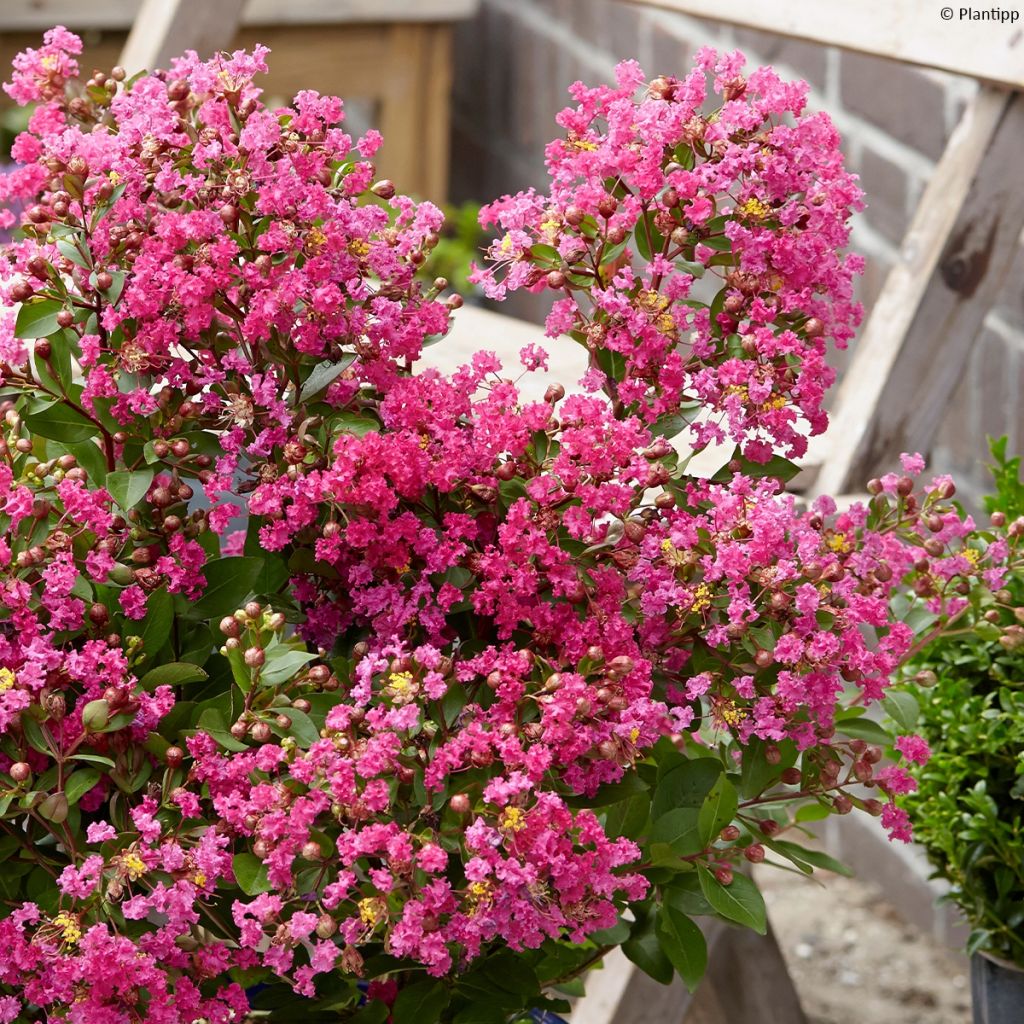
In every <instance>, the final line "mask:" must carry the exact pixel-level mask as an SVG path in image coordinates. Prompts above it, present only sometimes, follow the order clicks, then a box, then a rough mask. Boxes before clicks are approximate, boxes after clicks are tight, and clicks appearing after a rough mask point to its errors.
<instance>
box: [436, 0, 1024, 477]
mask: <svg viewBox="0 0 1024 1024" xmlns="http://www.w3.org/2000/svg"><path fill="white" fill-rule="evenodd" d="M763 6H764V7H765V8H766V9H767V8H769V6H770V5H768V4H764V5H763ZM704 44H710V45H713V46H716V47H719V48H728V49H732V48H735V47H739V48H741V49H743V50H744V51H745V52H746V53H747V56H748V58H749V59H750V61H751V63H753V64H760V63H772V64H775V65H776V66H777V67H778V68H779V69H780V71H781V72H782V73H784V74H786V75H791V76H794V77H802V78H805V79H807V81H808V82H809V83H810V85H811V103H812V105H813V106H815V107H819V108H823V109H825V110H827V111H828V112H829V113H830V114H831V115H832V117H833V119H834V120H835V122H836V124H837V126H838V127H839V129H840V131H841V132H842V133H843V137H844V139H845V149H846V153H847V156H848V159H849V162H850V166H851V168H852V169H853V170H855V171H856V172H857V173H858V174H860V176H861V179H862V186H863V188H864V190H865V192H866V193H867V197H868V204H869V205H868V208H867V210H866V211H865V213H864V214H862V215H861V216H859V217H858V218H857V222H856V226H855V229H854V245H855V247H856V248H857V249H858V250H859V251H860V252H862V253H863V254H864V255H865V256H866V258H867V261H868V266H867V272H866V273H865V275H864V277H863V279H862V280H861V283H860V292H861V298H862V300H863V301H864V302H865V304H866V305H867V306H869V307H870V304H871V302H872V301H873V300H874V298H875V296H876V295H877V294H878V291H879V289H880V288H881V286H882V282H883V281H884V279H885V274H886V272H887V270H888V268H889V267H890V265H891V264H892V261H893V259H894V257H895V254H896V252H897V250H898V246H899V244H900V240H901V239H902V237H903V233H904V231H905V229H906V227H907V224H908V222H909V219H910V216H911V214H912V213H913V210H914V208H915V206H916V204H917V200H918V197H919V196H920V194H921V190H922V188H923V186H924V184H925V182H926V181H927V179H928V177H929V175H930V174H931V172H932V170H933V168H934V166H935V162H936V160H937V159H938V158H939V156H940V155H941V153H942V150H943V148H944V146H945V143H946V140H947V139H948V137H949V135H950V132H951V131H952V130H953V128H954V126H955V125H956V123H957V120H958V119H959V117H960V114H961V112H962V110H963V107H964V104H965V103H966V102H967V100H968V99H969V98H970V97H971V95H972V94H973V92H974V89H975V88H976V86H975V84H974V82H973V81H972V80H969V79H964V78H960V77H957V76H954V75H946V74H941V73H938V72H930V71H918V70H915V69H911V68H909V67H907V66H904V65H900V64H897V63H893V62H889V61H885V60H882V59H879V58H874V57H868V56H864V55H860V54H855V53H850V52H843V51H840V50H838V49H835V48H830V47H822V46H815V45H812V44H808V43H802V42H796V41H793V40H789V39H785V38H782V37H780V36H776V35H772V34H770V33H769V32H761V31H748V30H744V29H738V28H731V27H729V26H725V25H722V24H720V23H715V22H712V21H703V20H698V19H695V18H689V17H684V16H681V15H676V14H672V13H669V12H665V11H661V10H656V9H653V8H644V7H641V6H634V5H632V4H628V3H623V2H621V0H482V9H481V12H480V14H479V15H478V17H477V18H475V19H474V20H472V21H469V22H466V23H464V24H463V25H462V26H461V27H460V29H459V31H458V35H457V40H456V47H455V53H456V68H455V97H454V130H455V139H454V153H453V168H452V169H453V189H452V191H453V195H454V197H455V198H459V199H470V198H472V199H485V198H488V197H493V196H496V195H500V194H502V193H505V192H513V191H517V190H519V189H521V188H524V187H526V186H528V185H536V186H543V185H544V182H545V173H544V163H543V147H544V144H545V143H546V142H547V141H548V140H549V139H550V138H553V137H554V136H555V135H556V134H557V131H556V126H555V123H554V116H555V114H556V113H557V111H558V110H560V109H561V108H562V107H563V106H565V104H566V102H567V100H568V97H567V93H566V88H567V86H568V85H569V84H570V83H571V82H573V81H574V80H576V79H582V80H583V81H585V82H587V83H590V84H593V83H597V82H599V81H607V80H609V78H610V75H611V71H612V68H613V67H614V65H615V63H616V61H618V60H620V59H623V58H626V57H636V58H637V59H638V60H639V61H640V63H641V65H642V66H643V67H644V69H645V71H647V73H648V74H649V75H651V76H652V77H653V76H654V75H655V74H662V73H665V74H673V73H680V72H681V71H682V70H683V69H685V68H687V67H689V63H690V58H691V56H692V54H693V52H694V51H695V50H696V49H697V47H698V46H701V45H704ZM1009 280H1010V284H1009V286H1008V288H1007V290H1006V293H1005V294H1004V295H1002V296H1001V298H1000V302H999V303H998V304H997V305H996V306H995V307H994V308H993V309H992V310H991V311H990V312H989V314H988V317H987V319H986V325H985V330H984V332H983V334H982V335H981V337H979V339H978V341H977V343H976V345H975V349H974V352H973V355H972V358H971V360H970V365H969V367H968V369H967V372H966V373H965V375H964V381H963V384H962V385H961V387H960V389H959V391H958V392H957V394H956V395H955V396H954V398H953V400H952V401H951V403H950V408H949V410H948V413H947V415H946V417H945V422H944V424H943V426H942V429H941V431H940V433H939V436H938V437H937V439H936V444H935V447H934V450H933V451H932V452H931V453H930V455H931V459H932V462H933V463H934V464H935V465H936V466H938V467H940V468H942V469H948V470H951V471H953V472H955V474H956V475H957V478H958V480H959V482H960V484H961V490H962V491H964V492H967V494H968V495H970V494H971V493H972V492H973V494H974V495H977V494H978V493H979V492H980V490H981V489H982V488H984V486H985V472H984V469H983V466H982V465H981V463H982V462H983V460H984V459H985V457H986V454H987V446H986V442H985V436H986V434H1001V433H1009V435H1010V443H1011V447H1012V448H1013V449H1016V450H1021V449H1024V381H1022V378H1024V250H1022V251H1021V252H1020V253H1019V254H1018V259H1017V266H1016V267H1015V268H1014V270H1013V272H1012V273H1011V275H1010V279H1009ZM508 311H509V312H516V313H518V314H519V315H526V316H536V315H537V308H536V306H534V307H532V308H531V307H530V306H529V304H519V305H517V306H512V307H511V308H509V309H508Z"/></svg>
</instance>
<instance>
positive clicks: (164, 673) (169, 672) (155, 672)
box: [139, 661, 207, 690]
mask: <svg viewBox="0 0 1024 1024" xmlns="http://www.w3.org/2000/svg"><path fill="white" fill-rule="evenodd" d="M206 678H207V675H206V673H205V672H204V671H203V670H202V669H201V668H199V666H198V665H190V664H189V663H188V662H185V661H171V662H168V663H167V664H165V665H157V666H156V668H152V669H150V670H149V671H148V672H147V673H146V674H145V675H144V676H143V677H142V678H141V679H140V680H139V686H141V687H142V688H143V689H144V690H155V689H156V688H157V687H158V686H184V685H185V683H198V682H202V680H204V679H206Z"/></svg>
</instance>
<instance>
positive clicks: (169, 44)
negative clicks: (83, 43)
mask: <svg viewBox="0 0 1024 1024" xmlns="http://www.w3.org/2000/svg"><path fill="white" fill-rule="evenodd" d="M244 6H245V0H217V2H216V3H211V2H210V0H144V2H143V4H142V6H141V7H140V8H139V11H138V14H137V15H136V17H135V20H134V22H133V23H132V28H131V31H130V32H129V33H128V39H127V41H126V42H125V44H124V50H122V51H121V61H120V63H121V65H122V66H123V67H124V68H126V69H127V71H128V73H129V74H134V73H135V72H136V71H144V70H148V69H151V68H160V67H166V65H167V62H168V61H169V60H170V59H171V58H172V57H176V56H179V55H180V54H181V53H183V52H184V51H185V50H196V51H197V52H198V53H199V55H200V56H201V57H208V56H209V55H210V54H211V53H216V52H217V51H218V50H222V49H224V48H225V47H226V46H229V45H230V44H231V41H232V40H233V39H234V38H235V32H236V31H237V29H238V23H239V21H240V20H241V17H242V8H243V7H244Z"/></svg>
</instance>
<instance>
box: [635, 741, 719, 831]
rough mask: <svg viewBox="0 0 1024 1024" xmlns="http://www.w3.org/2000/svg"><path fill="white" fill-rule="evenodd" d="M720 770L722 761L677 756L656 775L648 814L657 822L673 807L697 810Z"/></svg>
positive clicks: (709, 758) (711, 758) (712, 758)
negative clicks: (656, 779) (652, 798)
mask: <svg viewBox="0 0 1024 1024" xmlns="http://www.w3.org/2000/svg"><path fill="white" fill-rule="evenodd" d="M722 771H723V768H722V762H721V761H719V760H718V759H717V758H714V757H698V758H693V759H690V758H686V757H683V756H682V755H680V756H679V758H678V760H673V761H672V762H670V767H669V768H668V770H667V771H666V772H665V773H664V774H662V775H660V776H659V778H658V785H657V787H656V788H655V790H654V801H653V803H652V805H651V813H652V814H653V815H654V817H655V819H657V818H660V817H661V816H662V815H663V814H664V813H665V812H666V811H670V810H672V809H674V808H676V807H698V808H699V807H700V806H701V804H703V803H704V799H705V797H707V795H708V793H710V792H711V787H712V786H714V784H715V782H716V781H717V779H718V776H719V775H721V774H722Z"/></svg>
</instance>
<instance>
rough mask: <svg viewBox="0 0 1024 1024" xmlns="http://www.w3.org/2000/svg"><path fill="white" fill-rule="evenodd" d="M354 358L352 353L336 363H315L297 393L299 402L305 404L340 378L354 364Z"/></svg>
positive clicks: (329, 361)
mask: <svg viewBox="0 0 1024 1024" xmlns="http://www.w3.org/2000/svg"><path fill="white" fill-rule="evenodd" d="M355 358H356V357H355V354H354V353H352V352H347V353H345V355H343V356H342V357H341V359H340V360H338V362H332V361H331V360H325V361H324V362H322V363H317V364H316V366H314V367H313V369H312V370H310V371H309V376H308V377H307V378H306V379H305V381H303V384H302V388H301V390H300V391H299V401H300V402H305V401H308V400H309V399H310V398H312V397H313V396H314V395H318V394H319V393H320V392H321V391H323V390H324V389H325V388H326V387H327V385H328V384H330V383H331V382H332V381H333V380H335V379H336V378H338V377H340V376H341V375H342V374H343V373H344V372H345V371H346V370H347V369H348V368H349V367H350V366H351V365H352V363H353V362H355Z"/></svg>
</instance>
